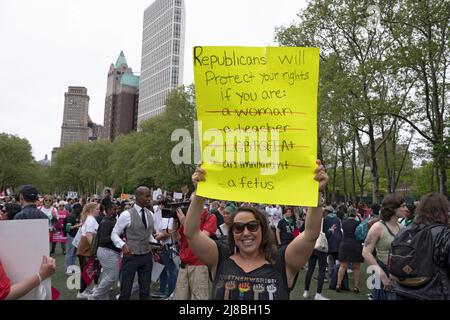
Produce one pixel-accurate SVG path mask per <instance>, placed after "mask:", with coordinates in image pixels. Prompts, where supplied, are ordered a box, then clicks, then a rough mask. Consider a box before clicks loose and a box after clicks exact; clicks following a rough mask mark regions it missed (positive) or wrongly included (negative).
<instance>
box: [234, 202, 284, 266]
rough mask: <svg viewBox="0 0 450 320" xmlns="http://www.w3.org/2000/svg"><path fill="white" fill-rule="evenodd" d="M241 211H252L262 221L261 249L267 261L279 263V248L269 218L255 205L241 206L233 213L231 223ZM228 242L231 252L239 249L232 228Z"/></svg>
mask: <svg viewBox="0 0 450 320" xmlns="http://www.w3.org/2000/svg"><path fill="white" fill-rule="evenodd" d="M241 212H251V213H253V215H254V216H255V219H256V220H258V221H259V222H260V224H261V225H260V227H261V244H260V246H259V249H260V250H261V251H262V252H264V256H265V258H266V260H267V261H269V262H270V263H272V264H275V263H277V262H278V261H277V254H276V252H277V248H276V246H275V237H274V235H273V231H272V229H271V228H270V227H269V223H268V222H267V218H266V216H265V215H264V214H262V213H261V211H259V210H258V209H256V208H253V207H239V208H238V209H237V210H236V212H235V213H233V214H232V215H231V223H234V218H235V217H236V216H237V215H238V214H239V213H241ZM228 243H229V246H230V252H234V250H235V249H236V250H237V251H239V248H238V247H237V246H236V243H235V242H234V235H233V231H232V230H231V234H230V236H229V237H228Z"/></svg>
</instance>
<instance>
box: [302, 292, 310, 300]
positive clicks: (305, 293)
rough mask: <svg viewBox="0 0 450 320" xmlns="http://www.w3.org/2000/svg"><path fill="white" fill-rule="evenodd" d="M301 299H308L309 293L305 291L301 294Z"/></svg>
mask: <svg viewBox="0 0 450 320" xmlns="http://www.w3.org/2000/svg"><path fill="white" fill-rule="evenodd" d="M303 298H305V299H308V298H309V292H308V291H307V290H305V291H304V292H303Z"/></svg>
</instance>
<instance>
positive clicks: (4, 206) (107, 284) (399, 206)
mask: <svg viewBox="0 0 450 320" xmlns="http://www.w3.org/2000/svg"><path fill="white" fill-rule="evenodd" d="M315 174H316V175H315V179H316V180H317V181H318V182H319V190H318V191H319V192H323V191H324V190H325V187H326V185H327V181H328V177H327V175H326V172H325V170H324V168H323V166H322V165H321V163H320V161H318V162H317V169H316V172H315ZM206 179H207V173H206V172H205V171H204V170H203V169H202V168H201V167H198V168H197V169H196V171H195V173H194V174H193V182H194V184H197V183H199V182H200V181H204V180H206ZM134 196H135V198H134V199H133V201H130V202H129V201H120V200H117V199H114V198H113V197H112V195H111V191H110V190H108V189H107V190H106V191H105V193H104V195H103V198H102V199H100V198H93V199H83V198H80V199H65V200H64V198H58V197H54V196H53V195H50V194H46V195H43V196H40V195H39V193H38V191H37V190H36V188H34V187H33V186H30V185H27V186H23V187H22V188H21V190H20V192H19V193H18V195H17V198H16V199H14V197H4V198H3V199H2V201H1V202H0V210H1V213H0V220H17V219H47V220H48V230H49V251H50V255H54V254H55V252H56V250H58V245H57V244H58V243H60V247H61V251H62V254H64V255H65V261H64V263H65V270H66V273H67V275H68V276H71V275H73V273H72V272H73V268H71V267H72V266H74V265H76V263H77V262H78V265H79V267H80V270H81V271H80V275H79V276H80V288H79V291H78V292H77V295H76V297H77V298H78V299H88V300H105V299H110V292H111V288H113V287H115V286H117V285H118V284H119V287H120V293H119V295H118V296H117V297H115V298H117V299H120V300H128V299H130V297H131V295H132V294H133V292H138V295H139V298H140V299H142V300H146V299H149V298H150V296H152V297H154V298H159V299H176V300H206V299H218V300H275V299H289V298H290V294H291V291H292V289H293V288H294V286H295V285H296V283H297V281H298V276H299V272H300V270H302V269H307V271H306V273H305V278H304V279H301V280H300V282H301V286H302V288H303V289H304V291H303V298H305V299H306V298H313V299H315V300H328V298H327V297H325V295H323V293H322V290H323V286H324V283H326V282H329V283H330V288H333V289H335V290H336V292H338V293H339V292H342V291H344V290H349V291H351V292H353V293H354V294H360V286H361V283H360V278H361V264H362V263H363V262H365V263H366V264H367V265H368V266H371V267H373V268H374V270H375V272H376V273H377V274H378V275H379V280H380V281H379V283H380V285H379V286H375V287H374V288H373V290H372V291H371V294H370V297H369V299H373V300H391V299H421V298H424V299H426V298H431V299H450V289H449V288H450V227H449V224H450V219H449V202H448V200H447V198H446V197H444V196H443V195H440V194H437V193H429V194H426V195H424V196H423V197H422V199H421V200H420V201H418V202H416V203H414V204H413V203H410V204H407V203H406V202H405V200H404V199H403V198H402V197H401V196H400V195H398V194H390V195H387V196H386V197H385V198H384V199H383V201H382V203H381V204H380V205H378V204H374V205H372V206H370V207H369V206H368V205H367V204H365V203H352V202H346V203H331V204H328V205H327V204H326V203H324V202H322V200H323V198H322V197H321V196H319V203H318V204H317V206H315V207H309V208H306V207H292V206H280V205H263V204H254V203H238V202H233V201H223V200H214V199H205V198H203V197H201V196H199V195H197V194H196V193H195V191H194V192H193V193H192V194H191V195H190V204H189V207H188V208H187V207H185V208H184V207H183V206H182V205H181V204H182V203H184V202H180V205H176V204H174V203H173V202H174V200H172V199H170V198H168V197H164V196H163V195H162V194H159V195H158V198H157V200H156V201H155V200H154V199H153V194H152V192H151V190H150V189H149V188H147V187H144V186H141V187H138V188H137V189H136V191H135V194H134ZM184 200H186V199H184ZM0 223H1V222H0ZM424 230H425V231H427V230H428V231H429V234H430V239H431V240H429V241H431V242H430V243H431V251H432V253H433V254H432V255H431V258H430V259H431V260H432V261H426V263H427V264H429V265H430V264H431V265H436V268H435V269H433V270H434V273H436V270H438V271H439V272H438V274H439V278H438V279H436V278H435V277H434V276H433V277H430V280H429V281H428V282H426V283H425V284H424V285H423V286H416V287H414V286H413V285H410V283H409V282H408V281H407V280H408V279H409V280H411V279H413V277H412V275H414V274H416V273H417V274H419V275H420V272H421V269H420V268H421V265H420V264H414V262H408V263H409V265H408V267H409V268H410V269H411V271H410V272H409V274H408V275H398V274H399V272H398V271H397V268H396V264H398V263H399V262H398V260H397V259H391V258H392V257H391V252H392V250H394V249H392V248H394V247H395V248H397V247H398V244H397V242H401V241H402V236H403V237H404V234H405V232H406V231H407V232H409V234H408V235H409V237H410V240H411V239H414V237H418V235H419V234H423V232H425V231H424ZM421 232H422V233H421ZM361 235H362V236H361ZM422 242H423V245H425V243H426V241H422ZM399 245H400V246H401V243H400V244H399ZM418 246H419V248H415V249H416V251H415V252H416V253H415V254H418V255H421V254H422V251H420V243H419V244H418ZM395 250H396V249H395ZM423 250H424V252H425V250H430V248H423ZM423 257H428V255H426V254H425V253H423ZM0 258H1V257H0ZM421 258H422V256H420V257H417V259H416V260H420V259H421ZM416 260H414V261H416ZM408 261H409V260H408ZM156 263H159V264H161V265H162V267H163V268H162V271H161V273H160V275H159V290H157V291H156V292H153V293H151V292H150V285H151V281H152V279H151V277H152V270H153V268H154V264H156ZM316 265H318V274H317V289H316V292H315V294H314V295H311V294H310V287H311V282H312V279H313V276H314V272H315V267H316ZM87 268H91V269H92V270H94V271H95V272H94V273H95V277H93V279H87V278H86V276H85V274H84V275H83V271H84V270H86V269H87ZM403 269H405V268H403ZM54 272H55V260H54V259H53V258H51V257H47V256H46V257H43V261H42V265H41V267H40V269H39V270H38V272H37V274H36V276H34V277H31V278H29V279H26V280H23V281H22V282H21V283H19V284H11V283H10V281H9V279H8V277H7V275H6V274H5V272H4V270H3V268H2V265H1V260H0V299H16V298H20V297H21V296H23V295H25V294H26V293H27V292H29V291H30V290H32V288H34V287H36V286H37V285H39V283H41V281H43V280H44V279H46V278H48V277H51V276H52V275H53V274H54ZM349 272H352V273H353V285H352V286H350V285H349V284H348V273H349ZM136 274H137V278H138V281H137V283H136V282H135V277H136ZM410 275H411V277H409V276H410ZM416 278H418V276H417V277H416ZM416 278H414V279H413V280H411V281H415V279H416ZM421 278H423V277H421ZM405 279H406V280H405ZM424 286H425V287H426V288H427V292H432V294H428V295H427V293H423V289H421V288H423V287H424ZM210 288H212V290H210ZM421 290H422V291H421Z"/></svg>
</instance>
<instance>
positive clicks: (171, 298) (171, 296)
mask: <svg viewBox="0 0 450 320" xmlns="http://www.w3.org/2000/svg"><path fill="white" fill-rule="evenodd" d="M173 296H174V292H172V294H171V295H170V296H168V297H167V298H165V299H164V300H173Z"/></svg>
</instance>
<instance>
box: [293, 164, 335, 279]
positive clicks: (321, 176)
mask: <svg viewBox="0 0 450 320" xmlns="http://www.w3.org/2000/svg"><path fill="white" fill-rule="evenodd" d="M316 163H317V168H316V170H315V174H316V175H315V177H314V179H315V180H317V181H318V182H319V191H323V190H325V187H326V185H327V183H328V176H327V174H326V172H325V168H324V167H323V165H322V163H321V162H320V160H317V161H316ZM322 218H323V208H322V207H310V208H308V211H307V212H306V219H305V231H304V232H302V233H301V234H300V235H299V236H298V237H296V238H294V240H292V242H291V243H290V244H289V245H288V246H287V248H286V251H285V261H286V275H287V280H288V285H289V286H291V285H292V283H293V281H294V278H295V275H296V274H297V273H298V271H299V270H300V269H301V267H303V266H304V265H305V263H306V262H307V261H308V259H309V257H310V256H311V253H312V252H313V250H314V245H315V244H316V240H317V238H318V237H319V234H320V228H321V225H322Z"/></svg>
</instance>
